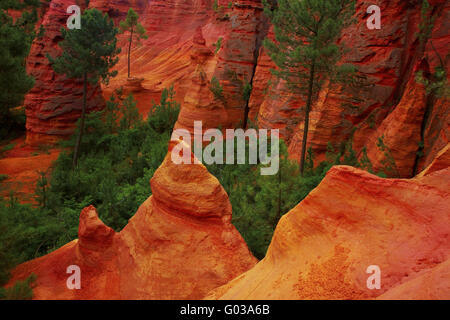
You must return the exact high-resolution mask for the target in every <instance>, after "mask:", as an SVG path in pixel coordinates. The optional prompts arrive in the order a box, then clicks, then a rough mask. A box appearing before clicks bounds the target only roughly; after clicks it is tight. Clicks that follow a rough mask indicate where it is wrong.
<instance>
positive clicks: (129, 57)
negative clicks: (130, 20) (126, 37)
mask: <svg viewBox="0 0 450 320" xmlns="http://www.w3.org/2000/svg"><path fill="white" fill-rule="evenodd" d="M133 31H134V29H133V27H131V31H130V32H131V34H130V43H129V44H128V78H129V77H130V75H131V64H130V60H131V43H132V42H133Z"/></svg>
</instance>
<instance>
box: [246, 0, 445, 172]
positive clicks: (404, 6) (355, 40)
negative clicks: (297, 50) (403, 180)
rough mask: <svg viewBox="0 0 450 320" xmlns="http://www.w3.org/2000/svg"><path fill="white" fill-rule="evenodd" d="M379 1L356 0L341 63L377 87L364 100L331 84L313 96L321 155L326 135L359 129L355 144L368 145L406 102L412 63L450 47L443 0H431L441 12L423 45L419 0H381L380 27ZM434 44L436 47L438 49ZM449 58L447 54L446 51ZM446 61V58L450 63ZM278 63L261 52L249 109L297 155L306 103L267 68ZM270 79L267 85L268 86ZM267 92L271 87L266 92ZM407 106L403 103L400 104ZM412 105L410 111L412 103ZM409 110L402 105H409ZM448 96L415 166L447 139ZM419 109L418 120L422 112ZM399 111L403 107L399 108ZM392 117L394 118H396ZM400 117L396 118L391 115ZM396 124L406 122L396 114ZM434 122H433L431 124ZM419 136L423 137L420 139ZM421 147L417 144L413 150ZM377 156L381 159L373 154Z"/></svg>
mask: <svg viewBox="0 0 450 320" xmlns="http://www.w3.org/2000/svg"><path fill="white" fill-rule="evenodd" d="M371 4H374V3H373V2H371V1H363V0H361V1H357V8H356V12H357V13H356V16H355V18H356V20H357V23H356V24H354V25H351V26H350V27H348V28H347V29H346V30H344V32H343V34H342V37H341V39H340V41H341V42H342V43H344V44H346V46H347V47H349V48H350V51H349V52H348V53H346V54H345V55H344V57H343V59H342V62H344V63H353V64H355V65H356V66H357V67H358V68H359V70H360V72H361V74H362V75H364V76H366V77H367V81H368V83H371V84H372V87H368V88H367V89H364V90H361V91H360V92H358V93H357V96H358V98H359V99H360V101H352V100H351V96H352V92H351V91H350V90H349V89H344V90H343V91H341V89H339V88H338V89H333V90H330V89H329V88H327V87H324V89H323V90H322V92H321V93H320V95H319V97H318V99H317V101H316V102H315V104H314V106H313V108H312V111H311V114H310V130H309V136H308V146H311V147H312V148H313V150H314V151H315V153H316V156H318V159H319V160H320V159H321V155H323V153H324V152H325V151H326V147H327V144H328V143H329V142H331V143H333V144H337V143H340V142H342V141H345V140H347V139H349V138H350V137H351V136H352V130H353V129H354V128H356V129H357V130H356V132H355V133H354V135H353V137H354V147H355V149H356V150H361V148H362V147H363V146H364V145H366V142H367V137H368V136H370V135H373V134H375V132H378V133H379V131H380V130H379V129H378V127H379V126H380V125H381V123H382V122H383V121H385V119H386V118H387V117H388V116H389V114H390V113H392V112H393V111H394V110H395V108H396V106H397V105H398V103H399V102H400V101H403V102H405V99H407V98H404V97H403V95H404V94H406V95H408V94H409V92H408V90H406V84H407V83H408V81H412V80H411V79H412V78H413V77H414V74H413V71H414V67H415V66H416V65H417V64H418V63H420V61H423V62H424V63H428V64H430V68H431V69H433V68H434V67H435V66H436V65H437V64H438V63H439V59H438V57H437V55H436V54H435V51H436V52H439V54H440V56H441V57H445V56H446V53H447V51H448V49H446V43H448V41H449V37H450V34H449V33H448V30H449V28H446V25H447V24H448V15H449V12H450V10H449V4H448V2H446V1H432V3H431V4H432V5H433V6H435V7H434V11H433V12H432V14H433V16H435V17H436V21H435V25H434V28H433V32H432V35H431V39H430V41H429V42H428V43H427V46H426V48H423V47H421V46H420V44H419V41H418V39H417V32H418V25H419V22H420V10H421V4H420V2H414V1H409V2H408V1H400V0H396V1H378V3H377V5H379V6H380V8H381V14H382V28H381V29H380V30H368V29H367V27H366V20H367V18H368V15H367V14H366V9H367V7H368V6H369V5H371ZM431 43H433V45H434V47H435V48H436V50H434V49H433V47H432V45H431ZM444 59H445V58H444ZM447 64H448V63H447ZM274 67H275V66H274V64H273V63H272V62H271V61H270V59H269V58H268V57H267V55H266V54H265V53H264V50H263V51H262V53H261V55H260V57H259V60H258V65H257V68H256V74H255V76H254V83H253V84H254V86H253V93H252V97H251V100H250V106H251V110H252V115H255V114H257V117H258V124H259V125H260V127H266V128H280V129H281V134H282V136H283V137H284V138H285V139H287V141H288V142H289V153H290V155H291V157H292V158H294V159H297V158H298V157H299V155H300V151H301V145H302V138H303V117H304V115H303V112H302V111H303V109H302V107H303V106H304V102H303V101H302V99H301V98H299V97H296V96H295V95H292V94H289V93H288V92H286V89H285V87H284V85H283V84H282V83H281V84H280V83H279V82H278V81H277V80H276V79H275V78H274V77H272V76H271V75H270V74H269V69H270V68H274ZM269 79H270V84H271V85H268V82H269ZM263 93H266V94H263ZM348 102H351V103H352V104H354V105H356V106H357V107H358V109H357V110H351V109H349V108H343V107H342V104H343V103H348ZM403 109H404V107H403ZM412 109H413V108H412V106H411V110H412ZM404 110H405V109H404ZM447 110H448V100H447V101H445V100H444V101H438V102H437V104H436V108H434V109H433V111H432V115H430V119H431V120H429V125H428V126H427V132H425V136H426V137H425V149H424V153H425V158H424V159H423V160H422V161H421V163H420V164H419V166H418V168H419V170H420V169H422V168H424V167H425V166H426V165H428V164H429V163H430V161H432V159H433V158H434V156H435V155H436V152H438V151H439V150H440V149H441V148H442V147H443V146H444V145H445V144H446V143H447V142H448V128H449V125H448V123H449V120H448V112H447ZM421 111H422V114H419V113H417V114H416V116H417V120H419V118H420V119H422V120H423V117H424V111H425V109H422V110H421ZM399 113H400V112H399V111H398V112H397V114H399ZM391 122H392V121H391ZM394 122H395V121H394ZM397 122H398V123H397V124H396V126H397V127H401V126H403V125H404V124H401V123H400V122H399V121H397ZM431 122H433V124H434V125H431V124H430V123H431ZM404 126H405V130H406V131H409V132H419V135H420V131H421V126H422V121H421V120H419V121H415V122H414V123H410V124H405V125H404ZM419 141H420V138H419ZM404 143H405V144H408V143H409V144H411V142H409V141H405V140H401V139H398V140H397V141H396V144H395V145H392V146H391V147H392V148H393V149H396V150H398V149H401V148H402V146H403V144H404ZM416 151H417V150H416ZM409 155H410V156H411V155H412V158H408V159H406V160H405V161H406V163H403V164H400V166H408V168H406V167H405V168H404V169H402V170H401V171H402V172H401V173H402V176H404V177H409V176H411V173H412V172H413V167H414V162H415V156H414V154H413V153H409ZM375 161H376V160H375Z"/></svg>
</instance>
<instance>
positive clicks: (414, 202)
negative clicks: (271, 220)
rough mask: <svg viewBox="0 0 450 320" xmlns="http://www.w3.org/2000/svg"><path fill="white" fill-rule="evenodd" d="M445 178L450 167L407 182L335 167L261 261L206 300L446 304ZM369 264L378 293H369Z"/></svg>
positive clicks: (449, 281) (288, 218)
mask: <svg viewBox="0 0 450 320" xmlns="http://www.w3.org/2000/svg"><path fill="white" fill-rule="evenodd" d="M449 178H450V168H448V167H447V168H445V169H442V170H440V171H433V172H430V173H429V174H425V175H424V176H422V177H420V178H414V179H409V180H407V179H382V178H379V177H376V176H374V175H371V174H369V173H367V172H364V171H361V170H359V169H355V168H352V167H347V166H337V167H333V168H332V169H331V170H330V171H329V172H328V174H327V175H326V177H325V179H324V180H323V181H322V182H321V183H320V185H319V186H318V187H317V188H316V189H315V190H313V191H312V192H311V193H310V194H309V195H308V197H307V198H306V199H304V200H303V201H302V202H301V203H300V204H299V205H297V206H296V207H295V208H294V209H292V210H291V211H290V212H289V213H287V214H286V215H285V216H283V217H282V219H281V220H280V222H279V223H278V226H277V228H276V230H275V233H274V236H273V238H272V242H271V244H270V247H269V249H268V252H267V254H266V257H265V258H264V259H263V260H261V261H260V262H259V263H258V264H257V265H256V266H255V267H254V268H252V269H251V270H249V271H247V272H246V273H244V274H243V275H241V276H239V277H237V278H236V279H234V280H233V281H231V282H230V283H228V284H227V285H225V286H223V287H221V288H218V289H216V290H214V291H213V292H211V293H210V294H209V295H208V298H210V299H218V298H220V299H368V298H375V297H380V298H389V299H394V298H395V299H401V298H427V299H430V298H439V299H448V298H450V290H449V289H450V274H449V263H448V261H449V259H450V241H449V236H450V204H449V201H448V199H449V198H450V193H449V190H450V182H449V181H450V179H449ZM349 195H351V196H349ZM372 265H376V266H379V268H380V270H381V288H380V289H372V290H371V289H368V287H367V283H366V281H367V279H368V277H369V276H370V275H371V274H367V273H366V270H367V268H368V267H369V266H372ZM428 280H430V281H429V282H428ZM415 289H417V292H414V290H415ZM422 289H423V290H422ZM419 290H420V291H419Z"/></svg>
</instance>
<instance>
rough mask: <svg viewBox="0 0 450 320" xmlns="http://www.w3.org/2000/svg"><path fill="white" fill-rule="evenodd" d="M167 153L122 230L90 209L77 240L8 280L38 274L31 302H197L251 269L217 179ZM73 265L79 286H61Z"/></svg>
mask: <svg viewBox="0 0 450 320" xmlns="http://www.w3.org/2000/svg"><path fill="white" fill-rule="evenodd" d="M170 157H171V153H170V152H169V154H168V155H167V156H166V158H165V160H164V162H163V164H162V165H161V166H160V168H159V169H158V170H157V171H156V172H155V175H154V177H153V178H152V180H151V187H152V192H153V195H152V196H151V197H150V198H148V199H147V200H146V201H145V202H144V203H143V204H142V205H141V207H140V208H139V210H138V211H137V213H136V214H135V215H134V216H133V218H131V219H130V221H129V223H128V225H127V226H126V227H125V228H124V229H123V230H122V231H120V232H114V231H113V230H112V229H111V228H109V227H107V226H105V225H104V224H103V222H101V221H100V219H99V218H98V216H97V212H96V210H95V208H94V207H92V206H90V207H87V208H85V209H83V211H82V212H81V215H80V226H79V230H78V236H79V239H77V240H74V241H72V242H70V243H68V244H67V245H65V246H63V247H61V248H59V249H58V250H56V251H54V252H52V253H50V254H48V255H46V256H43V257H40V258H38V259H35V260H32V261H29V262H26V263H24V264H22V265H20V266H18V267H17V268H16V269H15V271H14V273H13V279H12V280H11V283H12V282H14V281H16V280H17V279H21V278H24V277H26V276H27V275H29V274H30V273H31V272H33V273H35V274H36V275H37V282H36V287H35V288H34V290H33V292H34V298H35V299H200V298H203V297H204V296H205V294H206V293H207V292H208V291H210V290H212V289H214V288H216V287H218V286H220V285H223V284H225V283H227V282H228V281H230V280H231V279H233V278H234V277H236V276H238V275H239V274H241V273H242V272H244V271H246V270H248V269H249V268H251V267H252V266H253V265H254V264H255V263H256V259H255V258H254V257H253V256H252V255H251V253H250V252H249V250H248V248H247V245H246V244H245V242H244V241H243V239H242V238H241V236H240V235H239V233H238V231H237V230H236V229H235V228H234V227H233V226H232V224H231V205H230V202H229V200H228V196H227V194H226V192H225V190H224V189H223V188H222V186H221V185H220V184H219V182H218V181H217V179H216V178H215V177H213V176H212V175H211V174H209V173H208V171H207V169H206V168H205V167H204V166H203V165H201V164H192V165H184V164H181V165H176V164H174V163H173V162H172V160H171V158H170ZM70 265H78V266H79V267H80V269H81V289H80V290H69V289H68V288H67V287H66V280H67V278H68V277H69V276H70V275H69V274H67V273H66V268H67V267H68V266H70Z"/></svg>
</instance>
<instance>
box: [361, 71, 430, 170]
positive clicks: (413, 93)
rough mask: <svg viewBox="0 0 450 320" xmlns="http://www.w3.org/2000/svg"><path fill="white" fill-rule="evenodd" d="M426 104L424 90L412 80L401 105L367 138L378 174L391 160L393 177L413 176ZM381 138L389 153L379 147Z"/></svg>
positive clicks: (369, 151)
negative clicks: (389, 158) (393, 166)
mask: <svg viewBox="0 0 450 320" xmlns="http://www.w3.org/2000/svg"><path fill="white" fill-rule="evenodd" d="M426 104H427V95H426V89H425V86H424V85H422V84H419V83H417V82H416V80H415V78H414V77H411V79H410V80H409V82H408V84H407V86H406V90H405V94H404V95H403V97H402V100H401V101H400V103H399V104H398V105H397V106H396V107H395V109H394V111H392V112H391V113H390V114H389V115H388V116H387V117H386V119H384V120H383V122H382V123H381V124H380V126H379V127H378V128H377V130H376V131H375V132H374V133H373V134H372V135H371V136H369V137H366V146H367V155H368V157H369V159H370V160H371V162H372V166H373V168H374V170H375V171H378V170H380V169H381V168H383V167H384V166H385V164H383V162H386V161H388V159H387V158H388V157H392V158H393V160H394V161H395V168H393V171H394V172H391V173H390V176H397V177H412V176H414V172H413V168H414V162H415V160H416V153H417V151H418V149H419V143H420V140H421V135H420V132H421V126H422V121H423V116H424V113H425V109H426ZM379 138H382V139H383V142H384V145H385V146H386V147H387V153H386V152H383V151H382V148H380V146H378V139H379ZM388 174H389V173H388Z"/></svg>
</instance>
